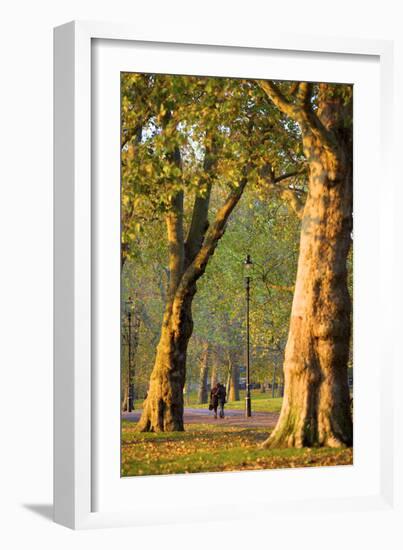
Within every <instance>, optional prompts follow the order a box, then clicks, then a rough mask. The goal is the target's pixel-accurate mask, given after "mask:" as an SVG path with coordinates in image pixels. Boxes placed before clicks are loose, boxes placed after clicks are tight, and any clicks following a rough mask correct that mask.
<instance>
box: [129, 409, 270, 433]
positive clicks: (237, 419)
mask: <svg viewBox="0 0 403 550" xmlns="http://www.w3.org/2000/svg"><path fill="white" fill-rule="evenodd" d="M140 414H141V411H140V410H137V411H133V412H131V413H122V419H123V420H128V421H129V422H138V420H139V418H140ZM278 417H279V413H274V412H254V413H252V416H251V417H249V418H246V417H245V413H244V411H237V410H231V409H229V410H226V411H225V418H217V419H215V418H214V416H213V413H212V412H211V411H209V410H207V409H192V408H189V407H185V415H184V420H185V424H218V425H220V426H221V425H226V426H235V427H240V428H256V427H259V428H274V426H275V425H276V423H277V420H278Z"/></svg>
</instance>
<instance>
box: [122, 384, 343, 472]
mask: <svg viewBox="0 0 403 550" xmlns="http://www.w3.org/2000/svg"><path fill="white" fill-rule="evenodd" d="M263 395H264V394H263ZM256 401H257V400H256ZM264 410H267V409H264ZM267 435H268V431H267V429H265V428H257V427H256V428H253V429H252V428H239V427H232V426H231V427H229V426H217V425H210V424H192V425H189V426H187V428H186V431H185V432H173V433H158V434H155V433H145V434H143V433H137V432H136V424H135V423H133V422H126V421H124V422H123V424H122V464H121V474H122V476H134V475H155V474H184V473H192V472H222V471H237V470H238V471H239V470H261V469H266V468H300V467H307V466H336V465H344V464H352V461H353V452H352V449H341V450H339V449H330V448H321V449H270V450H267V449H260V448H259V444H260V443H261V442H262V441H264V439H265V438H266V437H267Z"/></svg>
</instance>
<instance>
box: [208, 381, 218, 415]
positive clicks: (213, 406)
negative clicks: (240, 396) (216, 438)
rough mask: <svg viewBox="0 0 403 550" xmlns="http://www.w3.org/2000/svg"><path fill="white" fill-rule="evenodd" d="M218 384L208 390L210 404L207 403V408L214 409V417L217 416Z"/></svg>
mask: <svg viewBox="0 0 403 550" xmlns="http://www.w3.org/2000/svg"><path fill="white" fill-rule="evenodd" d="M218 386H219V384H216V385H215V386H213V387H212V388H211V392H210V404H209V410H210V411H214V418H217V409H218V395H217V393H218Z"/></svg>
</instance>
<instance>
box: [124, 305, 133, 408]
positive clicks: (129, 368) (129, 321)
mask: <svg viewBox="0 0 403 550" xmlns="http://www.w3.org/2000/svg"><path fill="white" fill-rule="evenodd" d="M125 306H126V310H125V313H126V318H127V355H128V362H127V390H126V409H127V412H132V410H133V392H132V385H131V378H132V308H133V300H132V299H131V297H130V296H129V298H128V299H127V301H126V302H125Z"/></svg>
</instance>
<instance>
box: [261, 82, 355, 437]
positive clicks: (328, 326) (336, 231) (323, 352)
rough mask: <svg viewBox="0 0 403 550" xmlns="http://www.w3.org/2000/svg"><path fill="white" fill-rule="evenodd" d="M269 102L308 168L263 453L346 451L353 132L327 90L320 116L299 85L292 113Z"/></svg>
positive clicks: (339, 101)
mask: <svg viewBox="0 0 403 550" xmlns="http://www.w3.org/2000/svg"><path fill="white" fill-rule="evenodd" d="M262 87H263V89H265V91H266V93H267V95H268V96H269V97H270V98H271V99H272V101H273V102H274V103H275V104H277V105H278V106H279V108H280V109H282V110H283V111H284V112H285V113H286V114H288V115H289V116H291V117H292V118H294V119H296V120H297V121H298V122H299V123H300V126H301V129H302V135H303V146H304V154H305V156H306V159H307V162H308V166H309V182H308V190H309V192H308V197H307V200H306V204H305V208H304V213H303V219H302V228H301V239H300V252H299V260H298V269H297V279H296V286H295V293H294V299H293V305H292V312H291V320H290V329H289V335H288V341H287V346H286V350H285V359H284V377H285V388H284V400H283V406H282V409H281V414H280V418H279V421H278V423H277V426H276V428H275V430H274V431H273V433H272V434H271V435H270V437H269V438H268V440H267V441H266V442H265V444H264V445H265V446H267V447H304V446H330V447H340V446H350V445H352V440H353V429H352V419H351V413H350V407H349V391H348V383H347V363H348V356H349V340H350V330H351V328H350V316H351V304H350V296H349V293H348V288H347V255H348V251H349V248H350V244H351V230H352V141H351V128H347V129H346V128H343V127H342V126H341V123H342V122H343V120H345V118H344V117H345V115H346V106H345V105H344V104H343V98H341V97H338V96H337V95H336V93H335V88H334V87H331V86H330V85H320V86H319V96H318V105H319V107H318V110H317V112H316V113H313V112H312V111H311V107H310V93H311V91H310V87H309V85H307V84H305V83H302V85H300V87H301V90H300V94H301V95H300V100H301V101H300V103H299V104H297V106H296V107H295V105H294V104H293V105H292V106H291V103H290V102H288V101H287V100H286V99H285V98H284V97H283V96H282V95H281V94H280V92H279V90H278V89H277V88H276V87H275V86H274V85H273V84H269V87H267V83H266V86H263V85H262Z"/></svg>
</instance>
